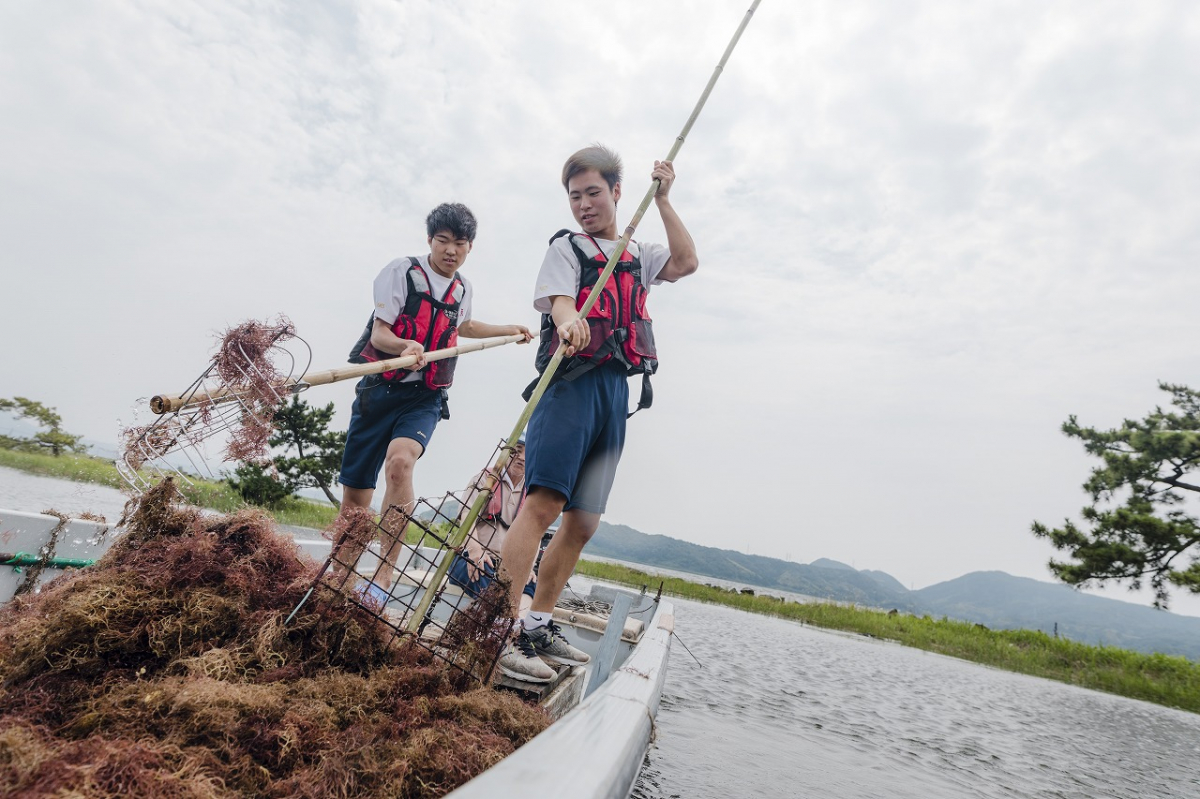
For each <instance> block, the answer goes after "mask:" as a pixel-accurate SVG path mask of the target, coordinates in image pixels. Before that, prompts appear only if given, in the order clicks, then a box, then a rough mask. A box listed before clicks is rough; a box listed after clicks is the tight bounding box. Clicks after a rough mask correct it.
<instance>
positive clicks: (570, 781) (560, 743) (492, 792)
mask: <svg viewBox="0 0 1200 799" xmlns="http://www.w3.org/2000/svg"><path fill="white" fill-rule="evenodd" d="M674 626H675V609H674V607H673V606H672V605H671V603H670V602H667V601H665V600H662V601H660V602H659V603H658V608H657V610H656V612H655V614H654V618H653V619H652V620H651V622H650V625H649V629H647V630H646V632H645V633H644V634H643V635H642V638H641V640H640V641H638V643H637V645H636V646H635V647H634V650H633V652H632V653H631V654H630V655H629V658H628V659H627V660H626V661H625V662H624V664H622V665H621V666H620V667H618V668H616V669H614V670H613V672H612V674H611V675H610V676H609V678H608V679H607V680H606V681H605V682H604V683H603V684H602V685H601V686H600V687H599V688H597V689H596V690H595V691H594V692H593V693H592V694H591V696H589V697H588V698H587V699H584V700H583V701H582V702H580V703H579V705H578V706H577V707H576V708H575V709H574V710H572V711H571V712H569V713H567V714H566V715H565V716H563V717H562V718H561V719H559V720H558V721H556V722H554V724H552V725H551V726H550V727H548V728H546V730H545V731H544V732H542V733H541V734H540V735H538V736H537V737H536V738H534V739H533V740H532V741H530V742H529V743H527V744H525V745H524V746H522V747H521V748H520V749H518V750H517V751H516V752H513V753H512V754H511V755H509V756H508V757H506V758H505V759H504V760H502V761H500V762H499V763H497V764H496V765H495V766H492V767H491V768H490V769H488V770H487V771H485V772H483V773H482V774H480V775H479V776H478V777H476V778H475V779H473V780H471V781H470V782H468V783H466V784H465V785H463V786H461V787H460V788H458V789H457V790H455V791H453V792H451V793H450V794H448V795H447V799H508V797H512V799H518V798H521V799H523V798H524V797H528V796H558V795H569V796H571V797H572V799H592V798H594V799H601V798H602V797H603V798H604V799H625V797H627V796H629V794H630V792H631V791H632V790H633V786H634V781H635V780H636V779H637V775H638V772H639V771H640V770H641V768H642V761H643V759H644V758H645V755H646V750H647V749H648V748H649V746H650V741H651V740H652V737H653V734H654V723H655V722H654V719H655V716H656V715H657V714H658V703H659V700H660V698H661V696H662V687H663V682H664V680H665V679H666V675H667V657H668V655H669V654H670V652H671V633H672V632H673V631H674Z"/></svg>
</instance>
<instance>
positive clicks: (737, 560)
mask: <svg viewBox="0 0 1200 799" xmlns="http://www.w3.org/2000/svg"><path fill="white" fill-rule="evenodd" d="M587 553H588V554H594V555H599V556H602V557H606V558H613V559H615V560H622V561H628V562H631V563H638V564H643V565H646V566H650V567H657V568H661V569H670V570H673V571H680V572H687V573H689V574H693V575H696V576H700V577H715V578H718V579H721V580H728V581H731V582H736V583H743V584H745V585H748V586H755V587H759V588H767V589H776V590H782V591H789V592H792V593H796V594H804V595H807V596H811V597H815V598H818V599H831V600H835V601H838V602H853V603H856V604H860V605H867V606H871V607H877V608H888V609H891V608H896V609H898V610H902V611H907V612H910V613H916V614H928V615H930V616H934V617H940V616H946V617H948V618H952V619H960V620H963V621H970V622H975V623H978V624H983V625H985V626H988V627H993V628H998V629H1028V630H1041V631H1043V632H1045V633H1047V634H1051V635H1052V634H1054V633H1055V631H1056V625H1057V633H1058V635H1060V636H1062V637H1064V638H1069V639H1071V640H1074V641H1080V642H1083V643H1088V644H1103V645H1107V646H1118V647H1122V648H1125V649H1132V650H1135V651H1139V652H1161V653H1164V654H1170V655H1182V656H1184V657H1188V658H1191V659H1193V660H1200V618H1193V617H1191V616H1177V615H1175V614H1173V613H1168V612H1166V611H1162V610H1157V609H1155V608H1151V607H1147V606H1144V605H1138V604H1135V603H1132V602H1122V601H1120V600H1117V599H1108V598H1106V597H1098V596H1092V595H1090V594H1084V593H1081V592H1079V591H1076V590H1074V589H1072V588H1070V587H1068V586H1066V585H1060V584H1057V583H1048V582H1042V581H1040V580H1033V579H1030V578H1028V577H1014V576H1012V575H1010V574H1006V573H1005V572H999V571H981V572H972V573H970V574H965V575H963V576H962V577H958V578H955V579H953V580H947V581H946V582H943V583H938V584H937V585H931V586H929V587H927V588H922V589H920V590H919V591H910V590H908V589H907V588H905V587H904V585H903V583H901V582H900V581H899V580H897V579H896V578H895V577H893V576H892V575H890V574H888V573H887V572H883V571H878V570H869V571H859V570H857V569H855V568H853V567H852V566H848V565H846V564H845V563H841V562H839V561H835V560H830V559H828V558H818V559H817V560H815V561H813V562H812V563H808V564H803V563H793V562H791V561H786V560H779V559H778V558H768V557H765V556H763V555H749V554H746V553H742V552H736V551H733V550H729V549H718V548H716V547H706V546H700V545H699V544H692V543H689V542H687V541H681V540H679V539H677V538H671V537H669V536H664V535H648V534H646V533H642V532H640V531H638V530H635V529H633V528H632V527H628V526H626V525H623V524H609V523H607V522H603V521H602V522H600V528H599V529H598V530H597V532H596V535H595V537H594V538H593V539H592V541H591V542H590V543H589V544H588V548H587Z"/></svg>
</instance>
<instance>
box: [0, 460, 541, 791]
mask: <svg viewBox="0 0 1200 799" xmlns="http://www.w3.org/2000/svg"><path fill="white" fill-rule="evenodd" d="M177 500H178V491H177V489H176V488H175V486H174V483H173V481H172V480H170V479H167V480H165V481H164V482H163V483H161V484H160V485H158V486H156V487H154V488H152V489H151V490H150V491H148V492H147V493H146V495H144V497H143V498H142V499H141V500H138V501H134V502H132V503H131V504H130V506H129V508H128V509H127V513H126V517H125V519H124V525H125V528H126V533H125V535H124V536H123V537H122V538H120V539H118V540H117V541H116V542H114V544H113V547H112V548H111V549H110V550H109V552H108V553H106V554H105V556H104V557H103V558H102V559H101V560H100V561H99V562H98V563H97V564H96V565H95V566H92V567H89V568H87V569H81V570H78V571H74V572H69V573H67V574H64V575H62V576H60V577H59V578H57V579H56V580H54V581H52V582H50V583H48V584H46V585H45V586H43V588H42V590H41V592H40V593H38V594H36V595H29V596H22V597H18V598H17V599H15V600H13V602H11V603H9V604H8V605H6V606H5V607H3V608H0V794H12V795H16V794H19V795H22V796H31V797H41V796H46V797H49V796H66V795H76V796H96V797H116V796H166V797H226V796H243V795H258V796H280V797H282V796H350V795H355V796H384V795H388V796H393V795H399V796H412V797H425V796H439V795H442V794H444V793H446V792H448V791H449V790H451V789H453V788H454V787H456V786H457V785H459V784H461V783H462V782H464V781H465V780H466V779H469V778H470V777H471V776H473V775H474V774H476V773H478V772H479V771H481V770H483V769H484V768H486V767H488V766H489V765H491V764H493V763H495V762H496V761H497V760H499V759H500V758H502V757H503V756H505V755H506V754H508V753H509V752H511V751H512V750H513V749H514V748H515V747H517V746H519V745H520V744H521V743H523V742H524V741H526V740H528V739H529V738H531V737H532V736H533V735H536V734H537V733H538V732H540V731H541V729H543V728H544V727H545V726H546V724H547V723H548V721H547V719H546V717H545V715H544V714H543V713H542V712H541V711H540V710H538V709H536V708H533V707H530V706H528V705H525V704H523V703H521V702H520V701H519V700H517V699H515V698H514V697H511V696H509V695H506V694H502V693H497V692H493V691H491V690H489V689H486V688H475V689H474V690H467V689H468V687H470V686H471V685H473V684H474V683H473V682H472V681H471V680H470V679H468V678H467V677H465V676H464V675H463V674H462V673H461V672H459V671H456V670H454V669H450V668H447V667H446V666H445V665H444V664H442V663H441V662H440V661H439V660H438V658H436V657H434V656H433V655H431V654H430V653H428V652H426V651H424V650H422V649H420V648H419V647H403V646H389V642H390V640H391V635H392V631H391V630H390V629H389V628H388V627H387V626H386V625H385V624H383V623H382V622H380V620H379V619H378V618H377V617H376V616H374V615H372V614H371V613H369V612H367V611H365V610H364V609H362V608H360V607H358V606H357V605H355V604H353V603H352V602H349V601H348V600H347V599H346V598H345V597H344V596H343V595H342V594H341V593H339V592H337V591H334V590H332V589H330V588H329V587H327V586H323V585H318V586H317V588H316V589H315V590H314V592H313V594H312V596H311V597H310V598H309V601H308V602H307V603H306V604H305V606H304V608H303V609H302V610H301V611H300V612H299V613H297V614H296V616H295V618H293V619H292V621H291V623H290V624H287V625H286V626H285V625H284V623H283V621H284V619H285V618H286V617H287V615H288V613H289V612H290V611H291V610H292V609H293V607H294V606H295V603H296V600H297V599H298V597H299V595H300V593H301V592H302V591H303V590H304V589H305V588H307V587H308V586H309V585H311V584H312V582H313V580H314V577H315V571H316V564H315V563H313V562H312V561H311V560H310V559H308V558H307V557H305V556H303V555H301V554H300V552H299V551H298V550H297V549H296V547H295V545H294V543H293V542H292V541H291V540H290V539H287V538H285V537H282V536H279V535H277V534H276V533H275V532H274V530H273V529H272V524H271V522H270V520H269V519H268V517H266V516H264V515H262V514H260V513H258V512H255V511H243V512H239V513H236V514H232V515H229V516H202V515H201V514H199V513H198V512H197V511H196V510H195V509H191V508H186V507H182V506H180V505H178V504H177Z"/></svg>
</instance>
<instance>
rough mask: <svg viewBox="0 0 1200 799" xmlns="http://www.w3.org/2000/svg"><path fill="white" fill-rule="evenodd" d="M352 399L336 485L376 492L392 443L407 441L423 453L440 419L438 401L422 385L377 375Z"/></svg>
mask: <svg viewBox="0 0 1200 799" xmlns="http://www.w3.org/2000/svg"><path fill="white" fill-rule="evenodd" d="M354 393H355V394H356V395H357V396H356V397H355V398H354V406H353V408H352V409H351V412H350V429H349V431H347V433H346V451H345V452H344V453H343V454H342V473H341V476H340V477H339V478H338V481H339V482H340V483H341V484H342V485H344V486H348V487H349V488H374V487H375V483H376V481H377V480H378V478H379V470H380V469H381V468H383V460H384V458H385V457H386V456H387V448H388V445H389V444H391V443H392V440H393V439H397V438H411V439H412V440H413V441H416V442H417V443H418V444H420V445H421V447H422V452H424V448H425V447H428V446H429V439H431V438H433V429H434V428H435V427H437V423H438V420H439V419H441V418H442V395H441V393H440V392H437V391H431V390H430V389H428V388H426V387H425V384H424V383H397V382H394V381H390V380H381V379H380V378H379V377H377V376H375V375H371V376H368V377H364V378H363V379H362V380H361V381H359V383H358V385H357V386H355V387H354Z"/></svg>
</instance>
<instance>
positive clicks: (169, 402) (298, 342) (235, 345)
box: [116, 318, 312, 492]
mask: <svg viewBox="0 0 1200 799" xmlns="http://www.w3.org/2000/svg"><path fill="white" fill-rule="evenodd" d="M311 363H312V350H311V348H309V346H308V343H307V342H305V341H304V339H302V338H300V337H298V336H297V335H296V333H295V329H294V328H293V327H292V325H291V323H290V322H288V321H287V320H286V319H283V318H280V319H279V320H278V321H277V322H275V323H273V324H267V323H259V322H245V323H243V324H241V325H238V326H237V327H235V328H232V329H230V330H229V331H227V332H226V333H225V335H224V336H223V337H222V339H221V343H220V346H219V348H218V352H217V354H216V355H215V356H214V357H213V360H212V362H211V363H210V364H209V365H208V368H207V369H205V370H204V371H203V372H202V373H201V374H200V376H199V377H198V378H196V380H195V381H193V382H192V384H191V385H190V386H188V388H187V390H186V391H184V392H183V393H181V394H179V395H177V396H157V397H154V398H153V400H151V402H150V407H151V409H152V410H153V411H154V412H155V413H156V414H158V415H157V417H156V418H155V419H154V420H153V421H151V422H150V423H149V424H145V425H136V424H135V425H133V426H131V427H128V428H126V429H125V430H124V431H123V432H122V435H121V451H120V454H119V456H118V458H117V463H116V465H117V471H118V472H120V474H121V477H122V478H124V480H125V482H126V483H128V484H129V486H130V487H131V488H133V490H135V491H138V492H141V491H144V490H146V489H147V488H149V487H150V486H151V485H153V484H154V483H156V482H158V480H160V479H161V478H162V477H164V476H166V475H168V474H170V475H175V476H177V477H178V478H180V479H181V480H183V481H184V482H186V483H189V484H190V483H191V482H192V481H191V479H190V477H191V476H200V477H208V478H215V477H217V476H218V475H217V471H218V470H217V468H216V467H215V466H214V465H213V464H214V461H215V462H216V463H218V464H219V463H221V462H223V461H230V460H236V461H253V460H257V459H259V458H261V457H263V455H264V454H265V453H266V449H267V439H268V438H269V437H270V435H271V432H272V424H271V422H272V419H273V418H274V415H275V410H276V408H278V407H279V405H280V404H282V403H283V402H284V401H285V400H286V399H287V398H288V397H289V396H291V395H292V394H294V393H296V392H297V391H300V390H302V389H303V388H305V387H306V386H305V384H304V383H303V377H304V374H305V373H306V372H307V371H308V369H309V366H310V365H311Z"/></svg>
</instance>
